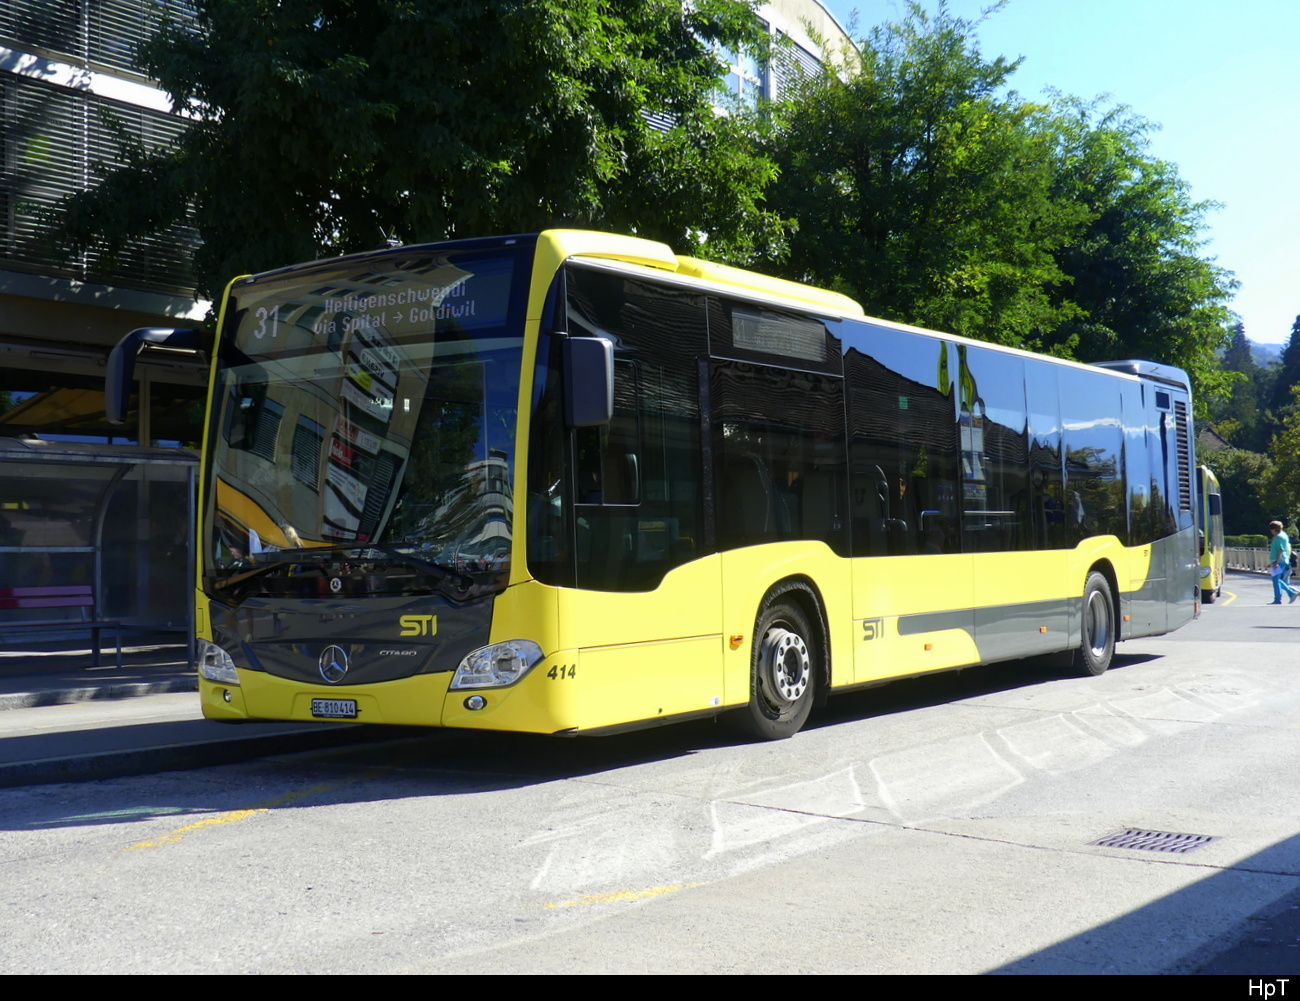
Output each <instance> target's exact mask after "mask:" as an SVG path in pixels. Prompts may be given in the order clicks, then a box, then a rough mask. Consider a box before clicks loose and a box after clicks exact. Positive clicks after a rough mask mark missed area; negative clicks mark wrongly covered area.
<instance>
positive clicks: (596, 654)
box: [560, 266, 724, 727]
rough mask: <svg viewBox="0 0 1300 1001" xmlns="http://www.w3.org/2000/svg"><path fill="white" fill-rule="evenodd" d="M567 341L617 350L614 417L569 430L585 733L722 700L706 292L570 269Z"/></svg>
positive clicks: (566, 616)
mask: <svg viewBox="0 0 1300 1001" xmlns="http://www.w3.org/2000/svg"><path fill="white" fill-rule="evenodd" d="M565 280H566V282H567V316H566V318H565V326H566V328H567V333H568V335H569V336H570V337H599V338H603V339H605V340H607V341H610V342H612V344H613V346H614V416H613V420H612V421H611V422H610V423H609V424H607V425H603V426H598V427H579V428H574V429H570V430H569V431H568V435H569V438H568V444H567V449H568V456H569V458H568V460H567V463H566V464H567V467H568V470H569V473H568V480H569V482H568V485H567V491H568V493H569V495H570V496H571V497H572V518H571V522H570V524H571V527H570V529H569V530H570V531H571V532H572V536H571V537H570V548H571V552H572V564H571V566H572V571H571V572H572V578H571V584H572V590H566V591H564V592H562V594H561V601H562V602H563V603H564V604H563V607H562V608H561V615H560V619H561V622H562V623H564V626H565V629H566V632H565V639H564V642H565V643H566V645H569V646H572V647H573V648H576V652H577V658H578V661H579V663H578V671H579V672H580V673H581V675H582V678H583V679H584V684H582V685H581V686H580V688H577V689H575V691H579V692H580V693H581V695H580V698H581V699H582V705H581V707H580V714H581V718H582V719H583V721H584V723H583V725H584V726H587V727H600V726H612V725H617V724H619V723H621V722H626V721H627V720H632V719H655V718H661V717H670V716H674V715H679V714H683V713H690V712H697V711H701V710H707V709H709V708H715V707H718V706H720V705H721V704H722V698H723V683H722V657H721V653H722V651H723V649H724V643H723V639H722V633H721V626H720V620H721V603H722V597H721V586H720V584H721V578H720V574H721V569H720V561H719V558H718V556H717V555H716V553H713V552H712V550H711V547H710V545H709V543H708V540H707V538H706V533H705V520H704V511H705V494H706V491H705V489H704V484H705V479H704V450H703V447H702V433H703V431H702V428H703V423H702V419H701V409H700V368H699V366H700V361H701V359H702V358H704V357H705V356H706V355H707V350H708V347H707V339H706V332H705V311H704V297H703V296H701V295H699V294H697V293H695V292H693V291H691V290H689V289H684V288H680V287H671V286H667V285H661V284H658V283H655V282H651V281H648V280H645V279H643V278H640V277H634V276H631V275H627V274H624V273H620V272H618V271H616V270H611V269H607V268H598V267H590V268H588V267H574V266H570V267H569V268H567V269H566V272H565Z"/></svg>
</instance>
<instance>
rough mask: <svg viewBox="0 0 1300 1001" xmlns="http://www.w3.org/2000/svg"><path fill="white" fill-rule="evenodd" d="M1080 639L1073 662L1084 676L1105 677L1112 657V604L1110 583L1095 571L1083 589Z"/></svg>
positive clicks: (1113, 636)
mask: <svg viewBox="0 0 1300 1001" xmlns="http://www.w3.org/2000/svg"><path fill="white" fill-rule="evenodd" d="M1082 620H1083V622H1082V630H1081V632H1082V638H1081V642H1080V644H1079V652H1078V655H1077V657H1076V658H1075V661H1076V663H1077V665H1078V667H1079V669H1080V670H1081V671H1082V672H1083V674H1085V675H1088V676H1091V677H1096V676H1097V675H1099V674H1105V673H1106V668H1108V667H1110V660H1111V658H1112V657H1113V656H1114V655H1115V602H1114V601H1113V600H1112V598H1111V593H1110V581H1108V580H1107V579H1106V575H1105V574H1102V573H1098V572H1097V571H1096V570H1094V571H1092V573H1090V574H1088V581H1087V583H1086V584H1084V586H1083V616H1082Z"/></svg>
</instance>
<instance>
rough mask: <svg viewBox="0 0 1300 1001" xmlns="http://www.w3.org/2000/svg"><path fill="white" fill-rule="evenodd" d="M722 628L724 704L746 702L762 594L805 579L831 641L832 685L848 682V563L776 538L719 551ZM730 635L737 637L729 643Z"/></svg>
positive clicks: (822, 549)
mask: <svg viewBox="0 0 1300 1001" xmlns="http://www.w3.org/2000/svg"><path fill="white" fill-rule="evenodd" d="M722 561H723V578H724V583H723V589H722V591H723V615H722V631H723V641H724V643H725V646H726V676H725V681H724V685H725V693H724V696H723V704H724V705H730V706H735V705H744V704H745V703H746V702H748V701H749V687H750V664H751V657H752V651H753V645H754V626H755V625H756V620H757V618H758V606H759V605H760V604H761V603H762V601H763V596H764V595H765V594H766V593H767V592H768V590H769V589H770V588H771V587H772V585H773V584H775V583H776V582H778V581H781V580H784V579H786V578H789V577H807V578H808V579H809V580H810V581H811V582H812V584H813V587H814V590H815V592H816V593H817V594H819V595H820V596H821V600H822V602H823V605H824V606H825V609H826V619H827V623H826V624H827V629H828V631H829V633H830V643H831V687H832V688H834V687H836V686H839V685H845V684H849V683H851V682H852V681H853V667H852V664H853V622H852V617H851V614H850V613H851V611H852V601H851V597H850V596H851V593H852V588H851V583H852V578H851V571H850V567H851V564H850V561H849V560H847V559H844V558H843V557H840V556H836V555H835V554H834V553H833V552H831V550H830V548H829V547H828V546H826V545H825V544H824V543H820V542H779V543H774V544H772V545H767V546H754V547H751V548H748V549H736V550H732V551H731V552H728V553H724V554H723V555H722ZM732 636H739V637H741V642H740V644H739V645H738V646H737V647H735V648H734V649H733V648H732V647H731V643H730V639H731V637H732Z"/></svg>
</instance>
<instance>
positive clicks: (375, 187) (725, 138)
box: [62, 0, 783, 294]
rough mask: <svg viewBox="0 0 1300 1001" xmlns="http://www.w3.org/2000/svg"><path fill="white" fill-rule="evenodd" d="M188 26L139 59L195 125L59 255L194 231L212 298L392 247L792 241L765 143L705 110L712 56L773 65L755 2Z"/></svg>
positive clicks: (383, 10)
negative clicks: (326, 260) (532, 234)
mask: <svg viewBox="0 0 1300 1001" xmlns="http://www.w3.org/2000/svg"><path fill="white" fill-rule="evenodd" d="M196 6H197V8H198V21H199V24H200V26H201V30H200V31H198V32H193V31H190V30H187V29H186V28H184V27H182V26H177V25H171V26H167V27H165V28H164V29H163V30H162V32H161V33H160V34H159V35H158V36H157V37H156V38H155V39H154V40H153V41H152V42H150V43H149V44H148V45H146V46H145V47H144V49H143V51H142V53H141V65H142V67H143V68H144V69H145V70H146V71H148V72H149V73H150V74H151V75H152V76H153V77H154V78H155V79H157V80H158V81H159V82H160V83H161V84H162V86H163V87H165V88H166V90H167V91H168V92H169V93H170V94H171V95H172V97H173V99H174V101H175V102H176V103H177V104H178V105H179V106H180V107H183V108H185V109H187V110H188V111H189V112H191V113H192V114H193V115H194V116H195V117H194V120H193V122H192V124H191V125H190V127H189V128H188V129H187V131H186V132H185V134H184V136H183V137H182V139H181V140H180V142H179V144H178V145H177V147H176V148H175V149H173V150H169V151H166V152H164V153H161V154H156V155H150V154H147V153H146V152H145V151H144V150H143V149H142V148H140V147H134V148H132V149H130V150H129V151H128V153H129V154H130V157H131V162H130V164H129V166H127V167H126V168H123V169H121V170H118V171H116V172H114V173H112V174H110V175H109V176H108V177H106V179H105V180H104V181H103V183H101V184H100V185H99V186H98V187H96V188H95V189H93V190H91V191H89V192H86V193H84V194H81V195H78V196H76V197H74V198H72V199H71V200H70V201H69V202H68V203H67V205H66V211H65V213H64V217H63V220H62V230H63V233H64V236H65V238H66V239H67V240H68V241H70V243H71V244H72V245H73V246H87V245H99V246H103V247H105V248H107V249H108V250H109V251H112V250H114V249H116V248H120V247H121V246H122V245H123V244H124V243H125V242H126V241H127V240H128V239H129V238H131V237H134V236H137V235H139V234H140V233H144V232H158V231H164V230H166V229H168V228H170V227H172V226H174V225H176V224H177V223H179V222H182V221H187V220H188V221H192V223H193V225H195V226H196V227H197V229H198V232H199V235H200V236H201V238H202V241H203V242H202V247H201V248H200V249H199V251H198V253H197V255H196V259H195V270H196V274H197V280H198V284H199V287H200V289H201V290H202V291H204V292H206V293H208V294H212V293H213V292H215V291H219V290H220V288H221V286H222V285H223V284H224V282H225V281H227V280H228V279H229V278H230V277H231V276H233V275H236V274H242V273H247V272H250V271H256V270H260V269H263V268H268V267H273V266H276V265H281V264H285V263H287V262H292V261H299V260H309V259H312V258H314V257H319V256H322V255H328V254H337V253H343V252H348V251H353V250H358V249H365V248H370V247H374V246H377V245H379V244H380V243H381V242H382V239H383V237H385V236H396V237H397V238H399V239H401V240H403V241H422V240H436V239H443V238H450V237H464V236H475V235H486V234H491V233H499V232H519V231H529V230H537V229H540V228H543V227H547V226H552V225H557V224H559V225H565V224H571V225H581V226H593V227H601V228H608V229H613V230H619V231H625V232H627V231H631V232H636V233H639V234H640V235H643V236H647V237H651V238H656V239H663V240H665V241H666V242H669V243H670V244H671V245H673V246H674V247H675V248H677V249H679V250H680V251H685V252H691V251H695V252H707V254H708V255H709V256H711V257H714V258H717V259H723V260H729V261H732V262H736V263H744V262H745V261H746V260H747V259H748V258H749V257H750V256H751V255H752V254H753V253H754V252H755V250H756V248H760V247H762V248H768V247H770V246H771V245H773V244H777V243H779V241H780V239H781V237H782V233H783V226H782V224H781V222H780V220H779V219H778V218H777V217H776V216H775V215H774V214H773V213H772V212H771V211H769V210H767V209H765V208H764V207H763V206H762V204H761V198H762V193H763V190H764V188H765V186H766V185H767V184H768V182H769V181H770V179H771V178H772V176H773V166H772V164H771V163H770V162H769V161H768V160H767V159H766V158H764V157H763V156H762V155H760V154H759V153H758V152H757V150H758V145H759V144H758V142H757V141H756V139H755V137H754V135H753V133H752V129H753V128H754V127H755V124H754V123H755V121H756V120H755V119H754V118H752V117H749V116H744V115H738V114H732V115H719V114H716V113H715V111H714V108H713V99H714V91H715V87H716V84H717V82H718V79H719V77H720V73H721V70H720V62H719V59H718V56H717V55H716V47H717V46H719V45H728V46H737V45H742V46H743V45H750V46H755V47H758V46H761V45H762V44H765V41H764V40H765V37H766V36H765V35H763V34H762V32H761V29H760V27H759V24H758V22H757V20H756V18H755V17H754V15H753V11H752V9H751V7H752V4H751V3H750V2H748V0H746V2H741V3H736V2H733V0H695V2H693V3H689V4H687V3H682V2H670V0H623V2H620V3H618V4H613V3H610V2H608V0H563V2H561V0H477V2H474V3H469V2H448V0H197V3H196ZM652 117H653V118H654V119H655V120H656V121H657V122H658V123H659V127H656V125H654V124H652V121H651V119H652ZM665 125H666V126H667V127H664V126H665Z"/></svg>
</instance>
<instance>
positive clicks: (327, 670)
mask: <svg viewBox="0 0 1300 1001" xmlns="http://www.w3.org/2000/svg"><path fill="white" fill-rule="evenodd" d="M347 673H348V655H347V654H346V653H345V652H344V651H343V648H342V647H341V646H327V647H326V648H325V652H324V653H322V654H321V655H320V676H321V677H322V678H324V679H325V680H326V681H328V682H329V683H330V684H331V685H337V684H338V683H339V682H340V681H342V680H343V675H345V674H347Z"/></svg>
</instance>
